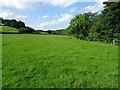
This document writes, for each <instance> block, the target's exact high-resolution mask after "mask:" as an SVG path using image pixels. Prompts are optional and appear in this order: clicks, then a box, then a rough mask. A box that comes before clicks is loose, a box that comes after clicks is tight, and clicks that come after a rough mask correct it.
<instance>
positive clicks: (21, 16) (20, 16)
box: [15, 15, 27, 20]
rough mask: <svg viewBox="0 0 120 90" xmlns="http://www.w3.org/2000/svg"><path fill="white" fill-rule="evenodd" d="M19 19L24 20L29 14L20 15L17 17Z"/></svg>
mask: <svg viewBox="0 0 120 90" xmlns="http://www.w3.org/2000/svg"><path fill="white" fill-rule="evenodd" d="M15 18H16V19H17V20H23V19H25V18H27V16H23V15H18V16H16V17H15Z"/></svg>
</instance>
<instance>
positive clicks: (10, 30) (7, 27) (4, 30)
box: [0, 26, 19, 32]
mask: <svg viewBox="0 0 120 90" xmlns="http://www.w3.org/2000/svg"><path fill="white" fill-rule="evenodd" d="M0 28H1V29H0V32H19V31H18V29H16V28H13V27H9V26H0Z"/></svg>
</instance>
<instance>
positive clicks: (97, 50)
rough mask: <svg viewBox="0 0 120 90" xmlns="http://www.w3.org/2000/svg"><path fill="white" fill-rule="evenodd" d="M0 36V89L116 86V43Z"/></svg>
mask: <svg viewBox="0 0 120 90" xmlns="http://www.w3.org/2000/svg"><path fill="white" fill-rule="evenodd" d="M2 38H3V39H2V64H3V65H2V68H3V71H2V76H3V77H2V84H3V87H4V88H5V87H7V88H8V87H12V88H49V87H50V88H56V87H59V88H106V87H107V88H115V87H118V46H115V45H111V44H105V43H100V42H89V41H84V40H76V39H73V38H71V37H70V36H55V35H35V34H27V35H26V34H19V35H17V34H14V35H12V34H9V35H8V34H3V35H2Z"/></svg>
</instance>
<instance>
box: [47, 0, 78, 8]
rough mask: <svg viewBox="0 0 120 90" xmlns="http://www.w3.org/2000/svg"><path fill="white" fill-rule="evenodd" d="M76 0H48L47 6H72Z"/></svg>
mask: <svg viewBox="0 0 120 90" xmlns="http://www.w3.org/2000/svg"><path fill="white" fill-rule="evenodd" d="M76 1H77V0H49V2H48V3H49V4H50V5H53V6H61V7H67V6H70V5H72V4H74V3H75V2H76Z"/></svg>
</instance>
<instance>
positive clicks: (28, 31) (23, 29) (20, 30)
mask: <svg viewBox="0 0 120 90" xmlns="http://www.w3.org/2000/svg"><path fill="white" fill-rule="evenodd" d="M33 31H34V29H32V28H30V27H22V28H20V29H19V32H20V33H33Z"/></svg>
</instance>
